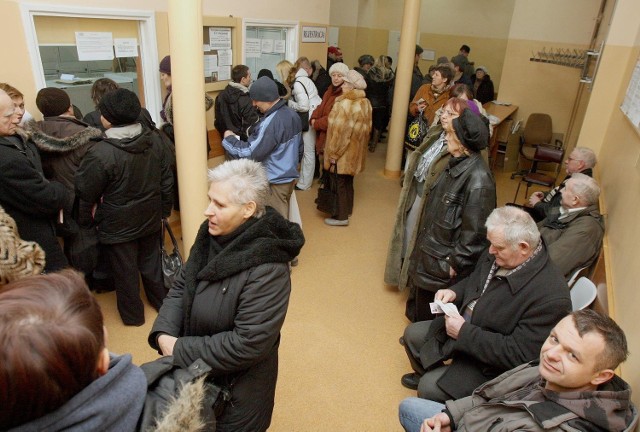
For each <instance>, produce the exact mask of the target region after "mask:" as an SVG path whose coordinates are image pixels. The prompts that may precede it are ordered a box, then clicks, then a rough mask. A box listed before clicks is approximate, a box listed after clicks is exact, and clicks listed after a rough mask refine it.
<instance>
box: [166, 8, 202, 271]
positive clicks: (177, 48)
mask: <svg viewBox="0 0 640 432" xmlns="http://www.w3.org/2000/svg"><path fill="white" fill-rule="evenodd" d="M169 42H170V47H171V50H170V52H171V85H172V102H173V118H174V128H175V137H176V157H177V164H178V165H177V166H178V184H179V189H180V224H181V226H182V243H183V245H184V248H183V249H184V251H183V256H184V258H185V259H187V257H188V255H189V251H190V250H191V246H192V245H193V242H194V241H195V238H196V234H197V233H198V228H199V227H200V224H201V223H202V222H203V221H204V215H203V213H204V210H205V208H206V206H207V191H208V189H207V187H208V185H207V154H206V151H205V149H206V144H205V142H206V139H207V138H206V132H207V125H206V119H205V109H204V93H205V91H204V76H203V75H202V71H203V70H204V64H203V63H204V57H203V55H202V0H189V1H180V0H169Z"/></svg>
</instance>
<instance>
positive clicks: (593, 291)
mask: <svg viewBox="0 0 640 432" xmlns="http://www.w3.org/2000/svg"><path fill="white" fill-rule="evenodd" d="M569 294H570V295H571V306H572V309H573V310H574V311H577V310H581V309H585V308H587V307H589V306H591V303H593V302H594V300H595V299H596V296H597V295H598V289H597V288H596V286H595V284H594V283H593V282H591V280H589V279H588V278H586V277H581V278H580V279H578V280H577V282H576V283H575V284H574V285H573V287H572V288H571V291H570V292H569Z"/></svg>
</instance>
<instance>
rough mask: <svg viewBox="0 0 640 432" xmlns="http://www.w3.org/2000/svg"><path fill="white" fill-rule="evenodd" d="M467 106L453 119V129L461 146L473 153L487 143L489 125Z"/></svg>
mask: <svg viewBox="0 0 640 432" xmlns="http://www.w3.org/2000/svg"><path fill="white" fill-rule="evenodd" d="M480 117H483V116H479V115H477V114H474V113H473V111H471V110H470V109H469V108H465V109H464V110H463V111H462V114H460V117H458V118H455V119H453V122H452V123H453V129H454V130H455V132H456V136H457V137H458V139H459V140H460V143H462V145H463V146H465V147H466V148H467V149H469V150H471V151H472V152H474V153H477V152H479V151H480V150H482V149H483V148H485V147H487V145H489V125H488V124H487V123H485V122H484V121H483V119H481V118H480Z"/></svg>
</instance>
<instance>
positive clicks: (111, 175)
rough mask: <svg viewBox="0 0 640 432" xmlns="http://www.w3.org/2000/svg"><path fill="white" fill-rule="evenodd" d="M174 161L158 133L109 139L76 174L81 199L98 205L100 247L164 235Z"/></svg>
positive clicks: (97, 146)
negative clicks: (158, 234)
mask: <svg viewBox="0 0 640 432" xmlns="http://www.w3.org/2000/svg"><path fill="white" fill-rule="evenodd" d="M171 162H172V155H171V154H170V151H169V149H168V148H167V147H166V146H165V144H164V143H163V142H162V140H161V138H160V137H159V136H158V134H157V133H156V132H154V131H150V130H147V129H142V133H140V134H138V135H136V136H134V137H132V138H123V139H115V138H104V139H102V140H101V141H98V142H97V143H96V144H95V145H94V146H93V147H92V148H91V149H90V150H89V151H88V152H87V154H86V155H85V157H84V159H83V160H82V163H81V164H80V168H78V171H77V172H76V179H75V183H76V194H77V195H78V196H79V197H80V198H81V199H83V200H84V201H87V202H90V203H97V204H98V209H97V211H96V214H95V222H96V224H97V225H98V230H99V237H100V241H101V242H102V243H105V244H115V243H124V242H128V241H132V240H136V239H138V238H141V237H144V236H147V235H150V234H152V233H154V232H159V231H160V229H161V220H162V218H163V217H168V216H169V215H170V214H171V207H172V205H173V175H172V173H171V168H170V165H171Z"/></svg>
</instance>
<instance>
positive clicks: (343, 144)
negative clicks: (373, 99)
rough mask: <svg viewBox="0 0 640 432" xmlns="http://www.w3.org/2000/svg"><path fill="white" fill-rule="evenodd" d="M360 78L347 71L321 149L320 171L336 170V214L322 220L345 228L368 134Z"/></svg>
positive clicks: (367, 111)
mask: <svg viewBox="0 0 640 432" xmlns="http://www.w3.org/2000/svg"><path fill="white" fill-rule="evenodd" d="M365 88H367V83H366V82H365V80H364V78H363V76H362V75H360V74H359V73H358V72H356V71H354V70H350V71H349V72H348V73H347V75H346V76H345V78H344V83H343V84H342V95H341V96H338V97H337V98H336V101H335V103H334V105H333V108H332V109H331V113H330V114H329V129H328V131H327V142H326V146H325V149H324V169H325V170H328V169H329V168H330V167H331V166H332V165H336V167H337V171H338V214H335V215H331V217H330V218H326V219H325V220H324V223H326V224H327V225H331V226H347V225H349V216H350V215H351V213H352V211H353V177H354V176H355V175H356V174H358V173H359V172H360V171H362V170H363V169H364V162H365V157H366V152H365V148H366V147H367V144H368V142H369V134H370V132H371V115H372V108H371V103H370V102H369V100H368V99H367V98H366V97H365V92H364V89H365Z"/></svg>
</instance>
